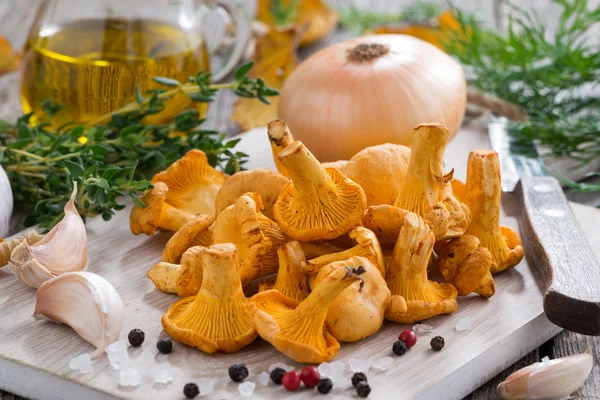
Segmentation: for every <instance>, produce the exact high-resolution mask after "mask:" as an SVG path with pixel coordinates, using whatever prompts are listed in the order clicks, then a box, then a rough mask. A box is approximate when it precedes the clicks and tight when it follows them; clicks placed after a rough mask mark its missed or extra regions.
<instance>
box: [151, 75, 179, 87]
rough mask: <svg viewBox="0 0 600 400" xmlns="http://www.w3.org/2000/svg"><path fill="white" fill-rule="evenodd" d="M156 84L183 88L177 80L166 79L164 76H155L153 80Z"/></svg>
mask: <svg viewBox="0 0 600 400" xmlns="http://www.w3.org/2000/svg"><path fill="white" fill-rule="evenodd" d="M152 79H153V80H154V82H156V83H160V84H161V85H165V86H181V83H180V82H179V81H178V80H176V79H171V78H165V77H164V76H155V77H154V78H152Z"/></svg>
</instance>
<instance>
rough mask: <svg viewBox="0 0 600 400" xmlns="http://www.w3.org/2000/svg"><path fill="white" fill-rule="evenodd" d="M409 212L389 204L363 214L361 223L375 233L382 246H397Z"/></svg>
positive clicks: (370, 209)
mask: <svg viewBox="0 0 600 400" xmlns="http://www.w3.org/2000/svg"><path fill="white" fill-rule="evenodd" d="M406 214H408V211H406V210H403V209H401V208H398V207H394V206H390V205H388V204H381V205H378V206H371V207H369V208H367V211H365V213H364V214H363V217H362V220H361V223H362V225H363V226H364V227H365V228H368V229H370V230H371V231H373V232H375V235H376V236H377V239H379V243H380V244H381V245H382V246H389V245H392V246H393V245H395V244H396V240H398V235H399V234H400V228H401V227H402V222H403V221H404V217H406Z"/></svg>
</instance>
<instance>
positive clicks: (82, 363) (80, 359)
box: [69, 354, 94, 374]
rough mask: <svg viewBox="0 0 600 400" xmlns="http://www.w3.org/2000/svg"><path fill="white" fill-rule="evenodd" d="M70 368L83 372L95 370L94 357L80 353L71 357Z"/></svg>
mask: <svg viewBox="0 0 600 400" xmlns="http://www.w3.org/2000/svg"><path fill="white" fill-rule="evenodd" d="M69 368H71V369H73V370H75V371H79V372H81V373H82V374H88V373H90V372H94V366H93V365H92V357H91V356H90V355H89V354H80V355H78V356H77V357H74V358H71V360H70V361H69Z"/></svg>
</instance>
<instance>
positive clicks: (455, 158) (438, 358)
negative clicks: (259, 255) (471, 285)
mask: <svg viewBox="0 0 600 400" xmlns="http://www.w3.org/2000/svg"><path fill="white" fill-rule="evenodd" d="M239 147H240V150H242V151H245V152H246V153H248V154H250V160H251V161H250V163H249V165H248V167H249V168H253V167H258V166H263V167H270V168H273V161H272V159H271V155H270V149H269V145H268V141H267V137H266V132H265V130H255V131H252V132H250V133H247V134H246V135H245V136H244V138H243V140H242V142H241V143H240V145H239ZM487 147H489V146H488V143H487V135H486V131H485V130H484V129H481V128H477V127H473V126H471V127H465V128H463V130H462V132H461V133H460V134H459V135H458V137H457V138H456V139H455V140H454V141H453V142H451V144H450V145H449V146H448V150H447V152H446V154H447V157H446V169H447V170H449V169H450V168H452V167H453V168H455V169H456V176H457V177H458V178H464V174H465V168H466V160H467V154H468V152H469V150H470V149H474V148H487ZM515 207H518V205H517V204H515V203H514V200H513V199H512V198H511V197H510V196H508V195H506V196H504V198H503V212H504V215H503V224H504V225H509V226H512V227H517V221H516V220H515V219H514V218H513V217H511V215H512V213H513V211H514V210H515ZM573 210H574V212H575V215H576V216H577V218H578V220H579V222H580V223H581V225H582V227H583V229H584V231H585V232H586V235H587V237H588V239H589V240H590V242H591V244H592V247H593V248H594V249H595V251H596V252H597V253H596V255H597V256H599V255H600V250H599V249H600V227H599V226H598V224H597V221H598V220H600V211H599V210H596V209H593V208H589V207H585V206H580V205H576V204H573ZM128 219H129V210H125V211H123V212H120V213H118V214H117V215H116V216H115V217H114V218H113V219H112V220H111V221H110V222H104V221H102V220H101V219H94V220H92V221H89V223H88V225H87V232H88V240H89V257H90V263H89V271H91V272H95V273H98V274H100V275H102V276H103V277H105V278H106V279H108V280H109V281H110V282H111V283H112V284H113V285H114V286H115V288H116V289H117V291H118V292H119V293H120V295H121V297H122V299H123V302H124V304H125V324H124V329H123V332H122V334H121V337H122V338H125V337H126V336H127V333H128V332H129V330H131V329H133V328H141V329H142V330H144V331H145V332H146V341H145V343H144V345H143V346H142V347H141V348H130V349H129V355H130V365H129V367H130V368H133V369H136V370H137V371H139V373H140V374H141V376H142V383H141V385H140V386H139V387H138V388H135V389H123V388H120V387H119V386H118V375H119V373H118V371H115V370H113V369H112V368H111V366H110V364H109V362H108V359H107V358H106V357H105V356H102V357H101V358H99V359H97V360H95V364H94V365H95V371H94V372H93V373H90V374H85V375H82V374H80V373H78V372H74V371H71V370H69V367H68V363H69V360H70V359H71V358H73V357H75V356H77V355H79V354H82V353H89V352H92V350H93V348H92V346H91V345H89V344H88V343H87V342H85V341H84V340H82V339H81V338H79V336H77V334H75V332H74V331H72V330H71V329H70V328H68V327H67V326H63V325H57V324H54V323H51V322H44V321H35V320H34V319H33V318H31V314H32V312H33V309H34V305H35V296H34V293H35V290H34V289H31V288H29V287H26V286H24V285H23V284H21V283H20V282H19V281H18V280H17V279H16V278H15V277H14V276H13V275H12V274H10V271H8V270H7V269H6V268H5V269H3V270H0V333H1V335H0V336H1V338H2V340H0V388H2V389H4V390H7V391H10V392H13V393H16V394H19V395H22V396H25V397H29V398H44V399H57V400H58V399H60V400H68V399H78V400H79V399H90V400H91V399H107V398H126V399H161V400H162V399H181V398H183V396H182V388H183V386H184V384H185V383H187V382H196V383H199V382H201V381H202V380H205V379H209V378H211V377H212V378H218V381H217V387H216V390H217V392H214V393H213V394H211V395H210V396H208V397H205V398H214V399H227V398H239V397H240V395H239V393H238V391H237V384H235V383H232V382H231V381H229V379H228V377H227V368H228V367H229V366H230V365H231V364H232V363H234V362H237V361H240V362H245V363H246V365H247V366H248V367H249V370H250V378H249V379H250V380H252V381H254V382H258V380H257V378H258V374H259V373H260V372H262V371H266V370H267V368H268V366H269V365H270V364H272V363H275V362H278V361H282V362H285V363H288V364H293V365H297V366H298V364H296V363H293V362H292V361H290V360H289V359H286V357H284V356H282V355H281V354H279V353H278V352H277V351H276V350H275V349H274V348H272V347H271V346H270V345H269V344H268V343H266V342H264V341H262V340H260V339H259V340H257V341H255V342H254V343H253V344H251V345H250V346H248V347H246V348H245V349H243V350H241V351H240V352H238V353H236V354H229V355H214V356H209V355H207V354H204V353H201V352H199V351H197V350H195V349H193V348H190V347H187V346H184V345H180V344H178V343H175V344H174V350H173V352H172V353H171V354H169V355H162V354H158V352H157V350H156V347H155V343H156V341H157V340H158V339H159V338H161V337H165V336H166V334H165V333H164V332H163V331H162V327H161V324H160V317H161V316H162V314H163V312H164V311H165V310H166V309H167V308H168V307H169V306H170V305H171V304H172V303H173V302H174V301H176V300H177V299H178V298H177V297H176V296H175V295H169V294H165V293H162V292H160V291H158V290H157V289H155V288H154V285H153V284H152V283H151V282H150V281H149V280H148V279H147V278H146V272H147V271H148V269H150V268H151V267H152V265H153V264H154V263H156V262H158V261H159V260H160V256H161V252H162V249H163V246H164V244H165V243H166V241H167V240H168V238H169V236H170V235H169V234H157V235H155V236H153V237H146V236H138V237H136V236H133V235H132V234H131V233H130V231H129V221H128ZM556 229H560V226H557V227H556ZM495 279H496V295H495V296H494V297H492V298H491V299H489V300H485V299H482V298H480V297H478V296H468V297H464V298H460V299H459V307H458V311H457V312H456V313H455V314H453V315H449V316H440V317H437V318H433V319H431V320H428V321H427V323H428V324H431V325H432V326H434V328H435V331H434V334H433V335H428V336H425V337H420V338H419V342H418V343H417V345H416V346H415V347H414V348H413V349H411V350H410V351H409V352H407V354H406V355H404V356H403V357H395V356H394V355H393V354H392V352H391V347H392V343H393V342H394V340H395V338H396V337H397V335H398V333H399V332H400V331H401V330H402V329H405V328H409V326H402V325H398V324H393V323H387V322H386V323H385V324H384V326H383V328H382V329H381V330H380V331H379V332H378V333H377V334H376V335H374V336H372V337H370V338H368V339H366V340H363V341H361V342H358V343H353V344H343V345H342V348H341V351H340V353H339V355H338V356H337V358H336V360H341V361H345V362H347V361H349V360H350V359H351V358H359V359H368V358H370V357H384V356H392V357H394V363H393V365H392V367H391V368H390V369H389V370H387V371H385V372H376V371H373V370H371V371H370V372H369V373H368V377H369V382H370V385H371V388H372V392H371V395H370V397H369V398H371V399H412V398H418V399H432V400H433V399H436V400H437V399H460V398H462V397H463V396H465V395H467V394H469V393H470V392H472V391H473V390H474V389H476V388H477V387H479V386H480V385H482V384H483V383H485V382H486V381H488V380H489V379H490V378H492V377H493V376H495V375H496V374H498V373H499V372H500V371H502V370H504V369H505V368H506V367H508V366H509V365H511V364H512V363H514V362H515V361H516V360H518V359H520V358H522V357H523V356H524V355H526V354H527V353H529V352H530V351H532V350H533V349H535V348H536V347H538V346H539V345H540V344H542V343H543V342H544V341H546V340H548V339H550V338H551V337H553V336H554V335H556V334H557V333H558V332H559V331H560V328H558V327H557V326H554V325H552V324H551V323H550V322H549V321H548V320H547V319H546V317H545V316H544V314H543V312H542V293H543V290H544V284H543V283H542V282H541V280H540V276H539V274H538V273H537V271H536V270H535V269H534V268H531V267H530V266H529V265H527V263H526V262H525V261H523V262H521V264H519V265H518V266H517V267H516V268H514V269H512V270H509V271H506V272H503V273H501V274H498V275H496V276H495ZM466 317H470V318H472V319H473V326H472V329H470V330H467V331H460V332H459V331H456V329H455V326H456V323H457V322H458V321H459V320H461V319H462V318H466ZM434 335H441V336H443V337H444V338H445V340H446V347H445V348H444V349H443V350H442V351H441V352H439V353H436V352H433V351H432V350H431V349H430V346H429V340H430V339H431V337H433V336H434ZM159 369H166V370H168V371H170V372H171V373H172V374H173V376H174V380H173V382H172V383H171V384H169V385H158V384H154V383H153V373H154V371H156V370H159ZM345 375H346V377H347V378H348V379H349V378H350V377H351V372H350V369H349V366H347V367H346V373H345ZM332 394H333V395H337V396H342V397H355V396H356V395H355V392H354V390H353V388H346V389H343V390H342V389H341V388H339V387H335V388H334V390H333V391H332ZM315 395H316V392H315V391H310V390H300V391H298V392H297V393H295V394H293V395H290V394H289V392H286V391H285V390H284V389H283V388H282V387H277V386H274V385H273V384H272V383H271V384H270V385H269V386H268V387H266V388H265V387H262V386H261V385H260V384H259V383H257V386H256V392H255V398H264V399H276V398H281V397H282V396H286V398H287V396H289V398H294V399H304V398H312V397H313V396H315Z"/></svg>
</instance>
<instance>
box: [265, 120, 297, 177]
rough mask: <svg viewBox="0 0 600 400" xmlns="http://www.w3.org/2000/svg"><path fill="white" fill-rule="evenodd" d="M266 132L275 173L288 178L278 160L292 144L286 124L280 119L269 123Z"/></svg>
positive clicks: (292, 139)
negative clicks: (280, 154) (275, 169)
mask: <svg viewBox="0 0 600 400" xmlns="http://www.w3.org/2000/svg"><path fill="white" fill-rule="evenodd" d="M267 131H268V134H269V142H270V143H271V151H272V153H273V161H275V166H276V167H277V171H279V173H280V174H281V175H283V176H285V177H288V178H289V177H290V175H289V174H288V171H287V169H286V168H285V166H284V165H283V164H282V163H281V161H280V160H279V153H281V151H282V150H283V149H285V148H286V147H288V146H289V145H290V144H292V143H293V142H294V137H293V136H292V133H291V132H290V129H289V128H288V126H287V125H286V123H285V122H283V121H282V120H280V119H276V120H274V121H271V122H269V125H268V128H267Z"/></svg>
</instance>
